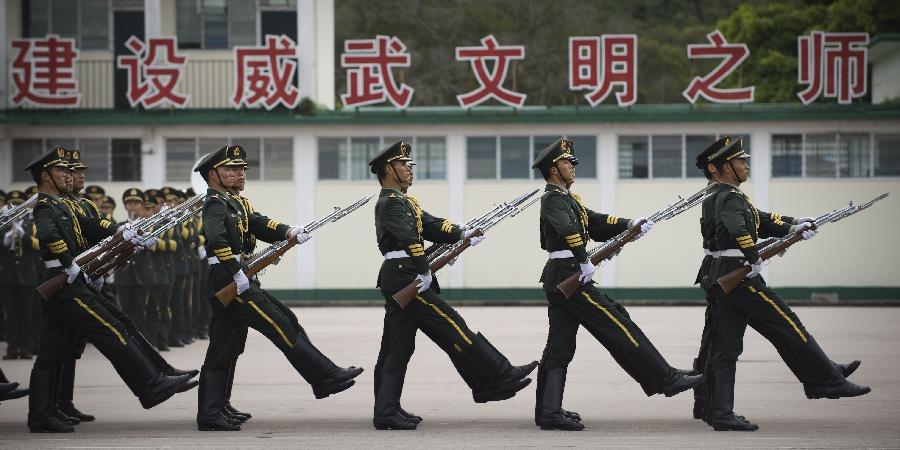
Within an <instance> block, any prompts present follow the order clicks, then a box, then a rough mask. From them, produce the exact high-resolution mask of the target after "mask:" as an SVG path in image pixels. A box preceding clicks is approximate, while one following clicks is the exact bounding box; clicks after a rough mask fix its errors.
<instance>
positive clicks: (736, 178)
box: [728, 159, 746, 183]
mask: <svg viewBox="0 0 900 450" xmlns="http://www.w3.org/2000/svg"><path fill="white" fill-rule="evenodd" d="M728 167H731V172H732V173H733V174H734V179H735V180H737V182H738V183H743V182H744V181H746V180H742V179H741V177H739V176H738V173H737V170H734V165H733V164H732V163H731V160H730V159H729V160H728Z"/></svg>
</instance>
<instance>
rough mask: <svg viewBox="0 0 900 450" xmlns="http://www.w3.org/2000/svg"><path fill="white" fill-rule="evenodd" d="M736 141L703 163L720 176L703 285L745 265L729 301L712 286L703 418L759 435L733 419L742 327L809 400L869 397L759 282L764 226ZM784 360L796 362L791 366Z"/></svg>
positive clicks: (752, 426)
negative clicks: (780, 362) (746, 185)
mask: <svg viewBox="0 0 900 450" xmlns="http://www.w3.org/2000/svg"><path fill="white" fill-rule="evenodd" d="M741 141H742V140H741V139H735V140H731V139H726V140H725V141H724V142H722V143H721V147H719V148H718V149H716V150H715V152H713V153H712V154H710V155H709V156H707V162H708V163H709V164H712V166H713V167H714V168H715V170H716V171H717V172H718V174H719V176H720V181H721V183H722V184H721V186H722V189H720V190H718V191H717V192H716V194H715V199H714V202H715V204H714V208H715V209H714V211H715V213H714V217H715V235H714V236H715V242H714V245H715V247H716V251H718V252H719V253H718V257H717V258H714V259H713V261H712V264H711V266H710V269H709V279H710V280H717V279H718V278H719V277H721V276H724V275H726V274H728V273H730V272H731V271H733V270H735V269H739V268H741V267H742V266H744V265H749V266H750V268H751V271H750V273H749V274H748V275H747V277H746V278H745V279H744V281H743V282H741V284H740V285H739V286H738V287H737V288H735V289H734V290H733V291H731V292H730V293H728V294H725V292H724V291H723V290H722V288H721V287H720V286H718V285H714V286H713V287H712V290H713V296H714V299H715V304H716V307H715V308H714V309H713V321H712V330H713V331H712V334H711V336H710V348H709V362H708V363H707V367H708V369H707V370H708V374H709V380H710V391H709V392H710V397H709V399H708V406H709V411H708V412H707V413H706V414H707V416H708V418H709V423H710V425H712V427H713V429H715V430H716V431H726V430H734V431H754V430H757V429H759V427H758V426H757V425H756V424H753V423H752V422H750V421H749V420H746V419H745V418H742V417H740V416H738V415H736V414H735V413H734V380H735V369H736V362H737V359H738V357H739V356H740V354H741V352H742V350H743V337H744V330H745V329H746V326H747V324H748V323H754V324H755V326H754V328H755V329H756V330H757V331H759V333H760V334H762V335H763V337H765V338H766V339H767V340H768V341H769V342H772V344H773V345H774V346H775V347H776V349H779V353H780V354H781V356H782V358H785V360H786V362H787V363H788V365H789V367H791V369H792V370H793V371H794V372H795V374H797V376H798V378H799V379H800V381H801V382H803V383H804V385H805V389H806V393H807V396H808V397H809V398H822V397H825V398H841V397H856V396H860V395H864V394H867V393H869V392H870V391H871V389H870V388H869V387H867V386H859V385H856V384H854V383H851V382H849V381H847V380H846V378H845V376H844V375H843V374H842V373H841V369H840V368H839V367H838V366H837V365H835V364H834V362H832V361H831V360H830V359H828V357H827V356H826V355H825V352H824V351H823V350H822V348H821V347H819V344H818V343H817V342H816V341H815V339H814V338H813V337H812V335H810V334H809V332H808V331H807V330H806V328H805V327H804V326H803V324H802V323H801V322H800V319H799V318H798V317H797V315H796V314H794V312H793V311H791V309H790V307H788V306H787V304H785V303H784V302H783V301H782V300H781V298H780V297H779V296H778V294H777V293H776V292H775V291H774V290H772V289H771V288H769V287H768V286H767V285H766V282H765V280H763V279H762V277H761V276H759V272H760V271H761V270H762V268H763V261H762V259H761V258H760V256H759V253H758V252H757V250H756V247H755V243H756V240H757V238H758V237H759V234H760V232H761V222H762V221H761V219H760V216H761V214H760V212H759V211H758V210H757V209H756V208H755V207H754V206H753V204H752V203H750V200H749V198H748V197H747V196H746V195H745V194H744V193H743V192H742V191H741V190H740V188H739V186H740V184H741V183H743V182H745V181H747V179H748V178H749V174H750V165H749V164H748V162H747V158H749V157H750V155H749V154H748V153H747V152H745V151H744V149H743V146H742V142H741ZM800 225H801V226H804V225H806V224H805V223H804V224H800ZM802 234H803V239H810V238H812V237H813V236H815V231H813V230H807V231H804V232H803V233H802ZM710 284H712V281H710ZM786 355H787V357H786ZM789 358H796V360H795V362H789Z"/></svg>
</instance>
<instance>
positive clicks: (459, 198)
mask: <svg viewBox="0 0 900 450" xmlns="http://www.w3.org/2000/svg"><path fill="white" fill-rule="evenodd" d="M465 155H466V137H465V136H463V135H462V134H450V135H448V136H447V192H448V195H449V196H450V203H449V204H450V211H449V213H448V215H449V217H450V218H451V220H453V221H455V222H457V223H463V222H464V221H465V217H464V216H465V185H466V156H465ZM465 267H466V266H465V258H459V259H458V260H456V263H455V264H453V269H452V270H450V280H449V284H448V286H447V287H453V288H461V287H464V286H465V283H466V277H465Z"/></svg>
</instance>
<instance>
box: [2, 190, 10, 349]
mask: <svg viewBox="0 0 900 450" xmlns="http://www.w3.org/2000/svg"><path fill="white" fill-rule="evenodd" d="M6 206H7V205H6V192H4V191H3V190H0V210H3V208H6ZM0 270H3V271H6V270H9V269H7V267H6V260H4V259H2V258H0ZM5 325H6V315H5V313H4V311H3V292H2V291H0V341H3V340H5V336H6V332H5V331H4V326H5Z"/></svg>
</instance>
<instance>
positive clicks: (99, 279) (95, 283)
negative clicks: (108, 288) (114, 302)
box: [91, 276, 104, 291]
mask: <svg viewBox="0 0 900 450" xmlns="http://www.w3.org/2000/svg"><path fill="white" fill-rule="evenodd" d="M103 282H104V280H103V277H102V276H99V277H97V278H95V279H93V280H91V286H94V287H95V288H97V290H98V291H99V290H100V289H103Z"/></svg>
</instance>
